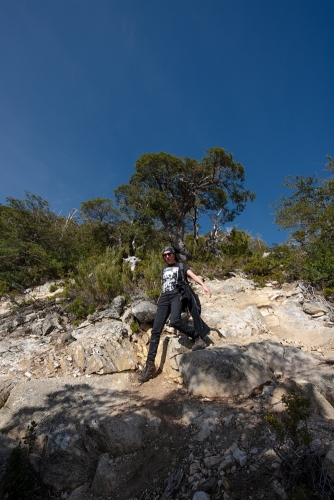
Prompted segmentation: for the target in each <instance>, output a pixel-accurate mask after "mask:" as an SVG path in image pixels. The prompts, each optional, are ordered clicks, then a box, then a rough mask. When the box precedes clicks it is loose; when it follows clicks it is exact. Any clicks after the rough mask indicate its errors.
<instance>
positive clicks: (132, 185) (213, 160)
mask: <svg viewBox="0 0 334 500" xmlns="http://www.w3.org/2000/svg"><path fill="white" fill-rule="evenodd" d="M244 182H245V169H244V167H243V166H242V165H241V163H237V162H235V161H234V160H233V157H232V154H231V153H227V152H226V151H225V150H224V149H223V148H212V149H210V150H208V151H207V153H206V155H205V156H204V158H203V159H202V160H201V161H198V160H195V159H191V158H188V157H184V158H179V157H177V156H173V155H171V154H168V153H164V152H160V153H147V154H144V155H142V156H141V157H140V158H138V160H137V161H136V165H135V173H134V174H133V175H132V176H131V178H130V180H129V183H128V184H123V185H121V186H119V187H118V188H117V189H116V190H115V195H116V200H117V202H118V204H119V206H120V209H121V210H123V211H125V212H127V213H131V214H134V215H135V216H136V217H137V218H138V219H139V220H142V221H144V222H145V223H146V224H147V223H148V222H149V221H151V224H155V225H156V227H159V226H160V227H162V228H163V229H164V231H165V232H166V234H167V235H168V237H169V239H170V241H171V243H172V244H173V245H174V246H175V247H176V248H177V249H179V251H180V252H181V254H183V255H184V256H185V257H186V258H187V257H188V256H189V253H188V251H187V249H186V247H185V243H184V236H185V231H186V229H187V227H189V226H190V224H192V225H193V227H195V228H196V226H197V222H198V218H199V217H200V216H201V215H203V214H207V215H208V216H209V217H211V218H213V217H215V216H217V214H219V221H220V222H221V223H223V224H224V223H226V222H231V221H232V220H233V219H234V218H235V217H236V216H237V215H238V214H240V213H241V212H242V211H243V210H244V208H245V206H246V203H247V202H250V201H253V200H254V198H255V195H254V193H252V192H251V191H250V190H248V189H244Z"/></svg>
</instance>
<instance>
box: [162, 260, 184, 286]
mask: <svg viewBox="0 0 334 500" xmlns="http://www.w3.org/2000/svg"><path fill="white" fill-rule="evenodd" d="M183 268H184V274H186V272H187V270H188V269H189V268H188V266H186V265H185V264H183ZM181 282H182V274H181V271H180V268H179V265H178V264H177V263H175V264H170V265H169V266H166V267H164V268H163V270H162V293H166V292H173V291H174V290H176V289H177V288H178V287H179V285H180V284H181Z"/></svg>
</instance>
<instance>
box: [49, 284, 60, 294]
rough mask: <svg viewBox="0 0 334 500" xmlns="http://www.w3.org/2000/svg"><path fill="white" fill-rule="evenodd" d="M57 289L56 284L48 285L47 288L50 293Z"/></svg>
mask: <svg viewBox="0 0 334 500" xmlns="http://www.w3.org/2000/svg"><path fill="white" fill-rule="evenodd" d="M57 290H58V286H57V285H50V288H49V292H50V293H53V292H56V291H57Z"/></svg>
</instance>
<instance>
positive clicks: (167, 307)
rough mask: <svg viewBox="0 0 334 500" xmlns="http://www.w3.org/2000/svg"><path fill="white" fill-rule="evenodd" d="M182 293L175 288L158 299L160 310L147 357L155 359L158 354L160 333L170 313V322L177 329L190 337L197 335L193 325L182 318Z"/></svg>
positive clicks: (193, 337) (155, 320)
mask: <svg viewBox="0 0 334 500" xmlns="http://www.w3.org/2000/svg"><path fill="white" fill-rule="evenodd" d="M180 299H181V295H180V293H179V292H178V291H177V290H175V291H174V292H167V293H163V294H161V295H160V298H159V301H158V310H157V314H156V316H155V318H154V323H153V328H152V335H151V341H150V348H149V351H148V355H147V359H148V360H149V361H154V360H155V356H156V354H157V350H158V345H159V340H160V335H161V332H162V329H163V327H164V324H165V323H166V321H167V318H168V316H169V314H170V324H171V326H173V327H174V328H176V329H177V330H179V331H180V332H182V333H185V334H186V335H188V337H190V338H192V339H195V337H196V336H197V335H196V333H195V330H194V328H193V327H191V326H189V325H187V323H184V321H182V319H181V312H182V301H181V300H180Z"/></svg>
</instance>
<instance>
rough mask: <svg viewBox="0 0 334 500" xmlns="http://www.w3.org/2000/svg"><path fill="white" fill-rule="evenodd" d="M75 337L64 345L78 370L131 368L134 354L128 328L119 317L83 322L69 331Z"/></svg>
mask: <svg viewBox="0 0 334 500" xmlns="http://www.w3.org/2000/svg"><path fill="white" fill-rule="evenodd" d="M72 336H73V337H74V338H75V339H76V341H75V342H72V343H71V344H70V346H69V347H68V349H67V352H68V353H69V354H70V356H72V358H73V361H74V363H75V365H76V366H77V367H78V368H79V369H80V371H81V372H84V373H86V374H87V375H90V374H92V373H98V374H99V375H103V374H106V373H117V372H122V371H127V370H134V369H135V368H136V366H137V356H136V353H135V350H134V347H133V345H132V344H131V342H130V340H129V332H128V330H127V329H126V328H125V326H124V325H123V323H122V322H121V321H117V320H113V319H108V320H104V321H102V322H99V323H96V324H95V325H92V324H89V323H88V322H86V323H85V324H84V326H83V327H82V326H81V327H79V328H77V329H76V330H74V331H73V332H72Z"/></svg>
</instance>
